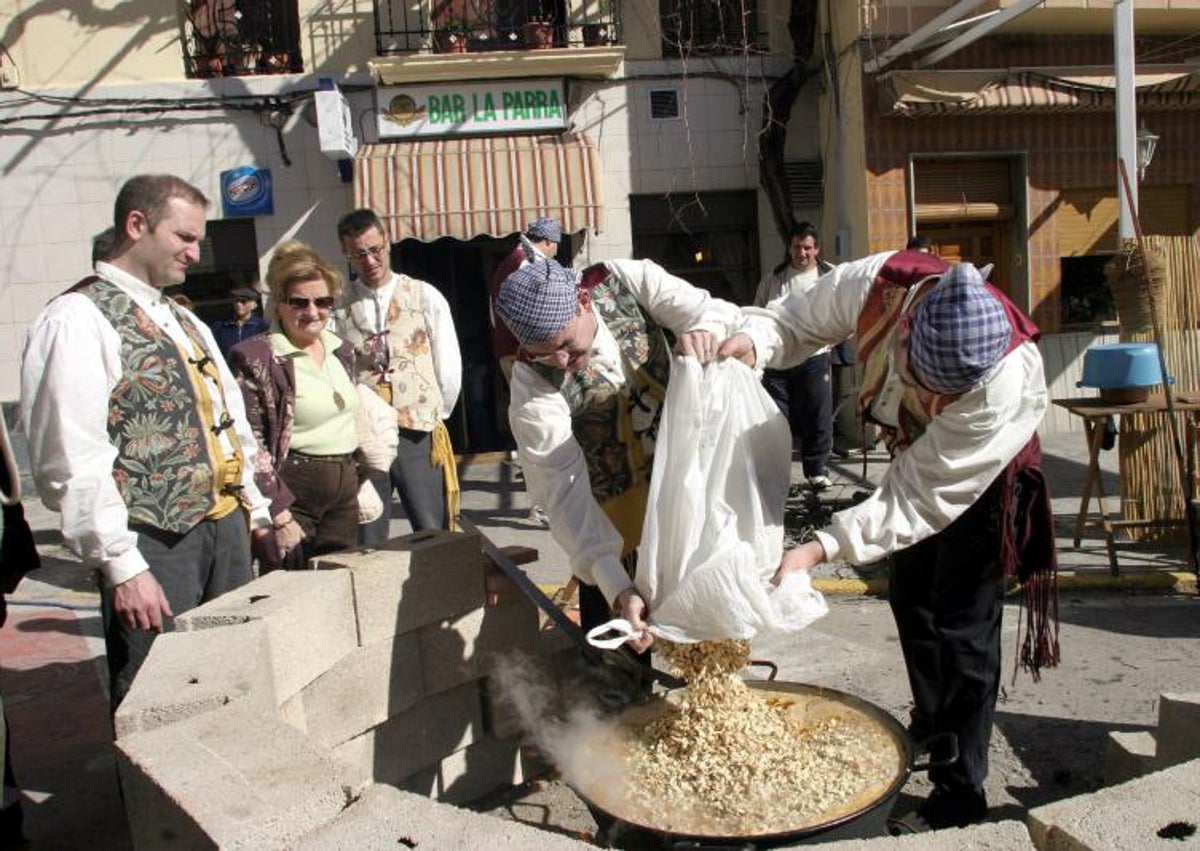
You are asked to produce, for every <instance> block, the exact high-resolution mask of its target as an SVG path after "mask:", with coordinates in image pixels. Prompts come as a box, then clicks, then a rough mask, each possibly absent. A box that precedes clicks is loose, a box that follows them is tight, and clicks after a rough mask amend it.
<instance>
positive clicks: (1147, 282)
mask: <svg viewBox="0 0 1200 851" xmlns="http://www.w3.org/2000/svg"><path fill="white" fill-rule="evenodd" d="M1117 165H1118V166H1119V167H1120V171H1121V182H1122V183H1123V184H1124V186H1125V203H1126V204H1127V205H1128V206H1129V218H1130V219H1131V220H1132V222H1133V232H1134V234H1135V235H1136V237H1137V250H1138V253H1139V254H1140V255H1141V262H1140V263H1137V264H1131V265H1130V268H1131V269H1133V268H1136V269H1137V270H1139V271H1140V272H1141V275H1142V283H1143V286H1144V288H1145V289H1144V290H1143V292H1144V294H1145V301H1146V306H1147V307H1148V308H1149V313H1150V324H1151V327H1152V328H1153V331H1154V342H1155V344H1156V345H1157V347H1158V366H1159V370H1160V371H1161V372H1162V376H1163V396H1164V398H1165V399H1166V403H1167V422H1168V423H1169V425H1170V427H1171V443H1172V445H1173V448H1174V450H1175V463H1176V466H1177V468H1178V470H1179V483H1180V493H1181V494H1182V495H1183V512H1184V516H1185V517H1186V518H1187V528H1188V545H1189V546H1188V551H1189V555H1190V556H1191V563H1192V572H1193V573H1195V574H1196V575H1197V576H1198V577H1200V530H1198V529H1197V528H1196V503H1195V501H1194V500H1193V499H1192V482H1193V481H1194V471H1193V470H1192V458H1191V453H1190V452H1189V453H1186V459H1185V453H1184V451H1183V439H1182V438H1181V437H1180V434H1179V421H1178V420H1177V419H1176V417H1175V392H1174V391H1173V390H1172V389H1171V380H1170V378H1169V376H1170V373H1169V372H1167V358H1166V354H1165V351H1166V350H1165V348H1164V347H1163V335H1162V324H1161V322H1160V321H1159V318H1158V298H1157V296H1158V284H1159V283H1161V278H1160V279H1159V280H1158V281H1155V280H1153V279H1152V277H1151V271H1150V268H1151V262H1152V261H1151V259H1150V257H1151V255H1150V253H1149V252H1148V251H1147V250H1146V237H1145V235H1144V234H1143V233H1142V222H1141V220H1140V219H1139V218H1138V211H1137V208H1136V207H1134V205H1133V192H1132V189H1131V186H1130V183H1129V170H1128V168H1127V167H1126V166H1125V159H1124V158H1123V157H1118V158H1117ZM1159 262H1160V263H1161V259H1159Z"/></svg>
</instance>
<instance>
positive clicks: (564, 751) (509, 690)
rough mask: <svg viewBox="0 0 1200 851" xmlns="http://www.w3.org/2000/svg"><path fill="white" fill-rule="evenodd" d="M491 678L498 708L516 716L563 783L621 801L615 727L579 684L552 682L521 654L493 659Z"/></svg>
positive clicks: (625, 784) (623, 784) (619, 742)
mask: <svg viewBox="0 0 1200 851" xmlns="http://www.w3.org/2000/svg"><path fill="white" fill-rule="evenodd" d="M491 680H492V684H493V685H494V686H495V689H496V697H497V698H498V700H499V702H500V704H501V706H503V707H505V708H507V709H509V710H511V711H513V712H515V713H516V715H517V717H518V718H519V719H520V723H521V729H522V730H523V731H524V732H525V734H526V736H527V737H528V738H529V739H530V740H531V741H532V742H533V743H534V744H535V745H537V747H538V748H539V749H540V750H541V751H542V753H544V754H545V755H546V756H548V757H549V758H550V759H551V760H552V761H553V762H554V764H555V765H556V766H557V767H558V770H559V771H560V772H561V773H562V776H563V779H564V780H565V781H566V782H567V783H569V784H571V785H572V786H574V787H575V788H576V789H579V790H586V791H587V793H588V795H589V796H593V793H594V792H595V791H596V790H602V791H603V792H604V797H605V799H607V800H612V799H616V800H620V799H623V798H624V797H625V792H626V789H627V787H628V785H629V784H628V778H627V777H626V775H625V773H624V766H625V760H624V757H623V753H622V752H623V744H622V738H623V735H622V730H621V726H620V725H619V724H618V723H617V722H616V720H615V719H613V718H606V717H604V716H602V715H601V714H600V712H599V710H598V709H597V707H596V706H595V704H593V703H592V702H591V700H590V696H589V691H588V688H587V686H586V685H585V684H583V683H582V682H577V683H573V682H570V681H568V682H564V683H557V682H555V681H554V680H552V679H551V678H550V676H549V675H548V674H547V673H546V672H545V671H544V670H543V669H542V668H540V667H539V666H538V664H537V663H536V661H535V660H534V659H532V658H530V657H529V656H526V655H524V654H522V653H509V654H504V655H497V656H494V657H493V659H492V670H491ZM597 803H601V802H599V801H598V802H597Z"/></svg>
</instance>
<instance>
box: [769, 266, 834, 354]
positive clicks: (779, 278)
mask: <svg viewBox="0 0 1200 851" xmlns="http://www.w3.org/2000/svg"><path fill="white" fill-rule="evenodd" d="M830 268H832V267H831V266H830V265H829V264H828V263H825V262H824V261H822V262H821V263H820V264H814V265H813V267H812V268H811V269H797V268H796V267H795V266H793V265H792V264H791V263H788V264H786V265H785V266H784V267H783V268H782V269H780V270H779V271H778V272H768V273H767V274H765V275H763V279H762V280H761V281H759V282H758V289H757V290H755V292H754V306H755V307H766V306H767V305H768V304H770V303H771V302H773V301H778V300H779V299H781V298H784V297H786V296H788V295H790V294H791V293H798V294H800V295H804V294H805V293H807V292H808V291H809V290H811V289H812V288H813V287H814V286H816V284H817V279H819V278H820V277H821V275H822V274H823V272H824V271H828V270H829V269H830ZM827 351H829V346H824V347H822V348H820V349H818V350H816V351H815V352H813V354H814V355H819V354H821V353H823V352H827Z"/></svg>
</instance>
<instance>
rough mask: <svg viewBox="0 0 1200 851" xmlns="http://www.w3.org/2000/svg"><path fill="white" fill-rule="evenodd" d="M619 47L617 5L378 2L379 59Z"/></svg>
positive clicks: (571, 0) (565, 0)
mask: <svg viewBox="0 0 1200 851" xmlns="http://www.w3.org/2000/svg"><path fill="white" fill-rule="evenodd" d="M619 43H620V27H619V23H618V21H617V16H616V8H615V2H614V0H427V2H418V3H414V2H412V0H407V2H404V0H375V49H376V52H377V53H378V54H379V55H380V56H393V55H396V54H401V53H411V52H417V51H420V52H434V53H466V52H482V51H493V50H540V49H545V48H555V47H576V46H578V47H598V46H606V45H613V44H619Z"/></svg>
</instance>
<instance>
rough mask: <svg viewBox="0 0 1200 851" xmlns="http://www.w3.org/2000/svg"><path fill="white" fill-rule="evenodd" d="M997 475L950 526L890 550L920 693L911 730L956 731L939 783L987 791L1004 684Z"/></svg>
mask: <svg viewBox="0 0 1200 851" xmlns="http://www.w3.org/2000/svg"><path fill="white" fill-rule="evenodd" d="M1000 487H1001V485H1000V483H999V482H996V483H995V484H993V485H992V487H991V488H989V489H988V491H987V492H985V493H984V495H983V496H982V497H981V498H980V499H979V500H978V501H977V502H976V503H975V504H974V505H972V506H971V507H970V508H969V509H967V511H966V513H965V514H963V515H962V516H961V517H959V518H958V519H957V520H956V521H954V523H952V524H950V526H949V527H947V528H946V529H944V530H942V531H941V532H940V533H938V534H937V535H934V536H933V537H932V538H928V539H926V540H924V541H921V542H920V543H918V544H915V545H913V546H911V547H908V548H907V549H904V550H900V551H898V552H896V553H893V554H892V557H891V565H890V568H891V570H890V576H889V588H890V590H889V595H890V602H891V606H892V614H893V615H894V617H895V619H896V627H897V629H898V630H899V633H900V647H901V649H902V651H903V653H904V665H905V668H906V669H907V671H908V682H909V685H910V687H911V688H912V695H913V704H914V709H913V732H914V737H916V738H921V737H923V736H925V735H929V734H936V733H944V732H951V733H954V734H955V735H956V736H957V737H958V748H959V759H958V761H957V762H956V763H955V764H953V765H951V766H949V767H946V768H939V769H933V770H931V771H930V772H929V779H930V780H932V781H933V782H934V784H935V785H939V786H946V787H952V788H953V787H969V788H971V789H973V790H975V791H977V792H982V791H983V781H984V778H985V777H987V772H988V744H989V743H990V741H991V736H992V723H993V721H994V719H995V715H996V695H997V692H998V690H999V686H1000V622H1001V618H1002V616H1003V614H1004V579H1003V577H1002V576H1001V570H1000V564H999V554H1000V495H1001V494H1000Z"/></svg>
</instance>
